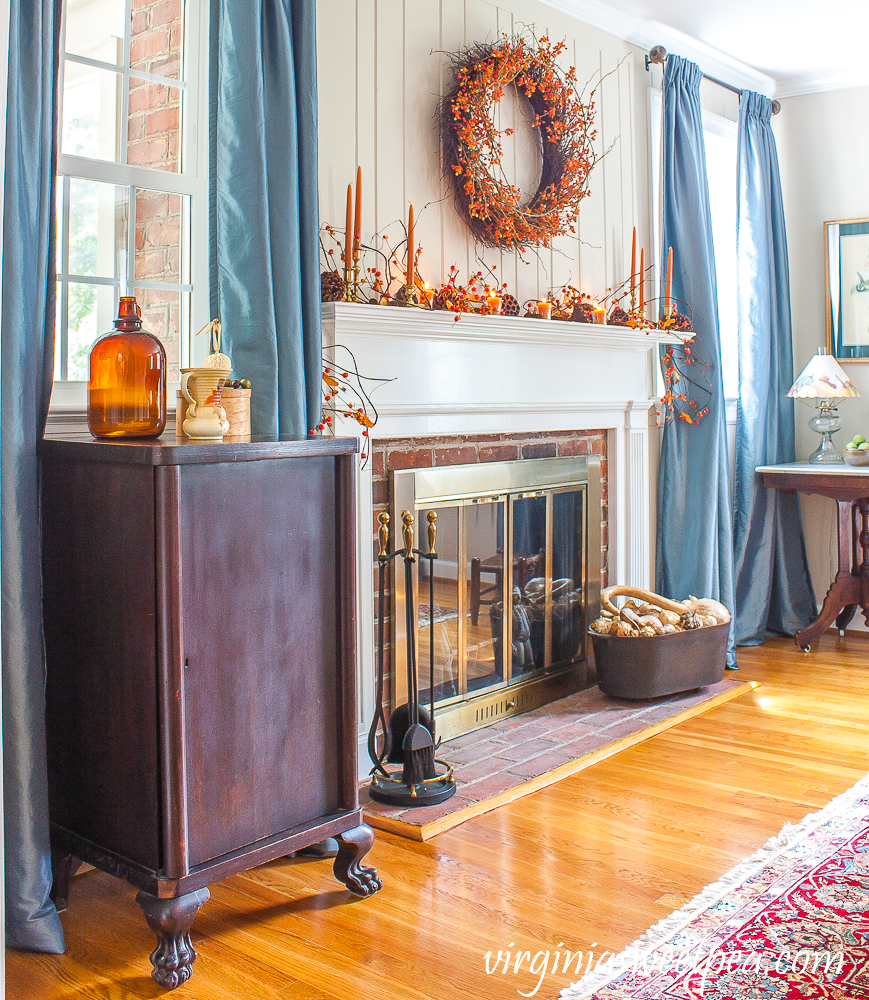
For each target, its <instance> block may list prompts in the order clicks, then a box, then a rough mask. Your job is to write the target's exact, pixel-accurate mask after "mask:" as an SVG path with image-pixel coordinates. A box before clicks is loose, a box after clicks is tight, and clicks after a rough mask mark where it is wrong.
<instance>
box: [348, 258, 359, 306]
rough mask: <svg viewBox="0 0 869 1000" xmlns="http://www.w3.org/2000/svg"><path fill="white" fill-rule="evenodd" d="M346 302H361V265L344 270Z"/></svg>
mask: <svg viewBox="0 0 869 1000" xmlns="http://www.w3.org/2000/svg"><path fill="white" fill-rule="evenodd" d="M344 287H345V292H344V301H345V302H358V301H359V265H358V264H356V265H355V266H354V267H345V268H344Z"/></svg>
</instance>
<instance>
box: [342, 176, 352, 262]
mask: <svg viewBox="0 0 869 1000" xmlns="http://www.w3.org/2000/svg"><path fill="white" fill-rule="evenodd" d="M352 249H353V185H352V184H348V185H347V229H346V231H345V233H344V267H347V268H349V267H353V254H352Z"/></svg>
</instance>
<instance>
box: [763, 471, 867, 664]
mask: <svg viewBox="0 0 869 1000" xmlns="http://www.w3.org/2000/svg"><path fill="white" fill-rule="evenodd" d="M755 471H756V472H759V473H761V474H762V475H763V479H764V484H765V485H766V486H769V487H773V488H774V489H777V490H784V491H785V492H788V493H793V492H794V491H797V490H798V491H799V492H800V493H814V494H817V495H818V496H822V497H830V498H831V499H832V500H835V501H836V503H837V505H838V508H839V510H838V534H839V567H838V570H837V572H836V575H835V577H834V578H833V582H832V583H831V584H830V589H829V590H828V591H827V596H826V597H825V598H824V604H823V607H822V608H821V613H820V615H819V616H818V618H817V620H816V621H815V622H813V623H812V624H811V625H809V627H808V628H804V629H803V630H802V631H800V632H797V634H796V636H795V642H796V644H797V645H798V646H799V647H800V648H801V649H803V650H804V651H805V652H808V651H809V648H810V647H811V644H812V643H813V642H814V641H815V639H817V638H818V637H819V636H820V635H821V634H822V633H823V632H824V631H825V630H826V629H827V628H828V627H829V626H830V625H832V623H833V622H834V621H835V623H836V628H838V629H839V632H840V633H842V632H844V631H845V628H846V627H847V625H848V623H849V622H850V621H851V619H852V618H853V617H854V615H855V614H856V613H857V609H858V608H860V609H862V611H863V617H864V619H865V621H866V624H867V625H869V466H863V467H858V466H852V465H845V464H842V465H810V464H808V463H807V462H792V463H788V464H786V465H761V466H758V468H757V469H756V470H755Z"/></svg>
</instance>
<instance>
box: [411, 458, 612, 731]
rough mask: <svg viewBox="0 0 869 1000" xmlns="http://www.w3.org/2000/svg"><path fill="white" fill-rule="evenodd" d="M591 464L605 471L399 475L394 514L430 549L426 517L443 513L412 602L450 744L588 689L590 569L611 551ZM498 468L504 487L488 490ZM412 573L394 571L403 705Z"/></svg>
mask: <svg viewBox="0 0 869 1000" xmlns="http://www.w3.org/2000/svg"><path fill="white" fill-rule="evenodd" d="M580 463H581V464H580ZM589 465H592V467H593V468H594V471H595V473H596V474H597V471H598V465H597V459H596V457H594V458H591V459H586V458H584V457H583V458H582V459H579V460H570V461H569V462H568V461H566V460H562V459H542V460H538V461H529V462H518V463H492V464H490V465H489V466H473V467H470V466H456V467H448V468H445V469H430V470H408V471H407V472H405V471H402V472H400V473H399V472H396V473H395V474H394V478H393V491H394V492H393V511H394V514H393V516H394V517H395V519H396V521H397V522H400V515H401V511H402V510H403V509H406V510H410V511H411V512H412V513H413V514H414V518H415V521H416V524H417V525H418V544H420V545H421V547H423V548H424V546H425V525H426V523H427V522H426V514H427V512H428V511H432V510H433V511H435V512H436V513H437V541H436V549H437V553H438V558H437V560H435V561H434V563H433V564H430V563H429V561H428V560H425V559H421V560H419V561H418V563H417V565H416V567H415V571H414V577H413V581H414V591H415V593H414V595H413V599H414V600H415V603H416V607H417V615H416V619H415V621H416V651H417V665H418V670H419V687H420V699H421V701H422V703H423V704H425V705H428V703H429V700H430V699H432V696H433V701H434V703H435V705H436V708H437V713H438V718H439V720H440V721H439V723H438V726H439V729H438V732H439V734H440V735H442V736H443V737H444V738H445V739H450V738H451V737H452V736H454V735H457V734H458V733H459V732H464V731H468V730H469V729H474V728H477V727H479V726H480V725H484V724H486V723H487V722H489V721H494V719H496V718H498V717H502V716H504V715H507V714H516V713H517V712H520V711H526V710H528V709H529V708H533V707H536V706H537V705H541V704H545V703H546V701H548V700H552V699H554V698H557V697H564V696H565V695H566V694H569V693H570V692H571V691H575V690H578V689H579V688H581V687H582V686H587V683H588V671H587V668H586V665H585V663H584V661H585V657H586V640H585V630H586V623H587V622H588V621H589V620H590V619H589V618H588V602H589V600H590V599H591V600H592V601H593V602H594V603H595V609H594V610H595V611H596V610H597V593H598V589H599V586H600V584H599V564H598V567H594V569H593V573H592V574H591V575H590V574H589V558H590V556H591V557H593V558H594V559H595V560H596V559H597V554H598V552H599V551H600V525H599V519H597V518H594V519H593V520H592V525H591V528H593V530H594V537H593V538H591V537H590V526H589V524H588V521H589V512H590V510H594V511H595V512H596V511H597V509H598V507H599V505H600V488H599V478H597V476H595V480H594V482H593V494H592V495H591V496H590V495H589V479H588V478H586V477H587V475H588V473H587V470H588V466H589ZM517 466H518V467H519V468H518V469H517V468H516V467H517ZM577 466H579V468H577ZM492 472H494V473H495V474H496V486H501V487H502V489H500V490H497V489H496V491H493V492H483V490H484V489H485V486H486V485H487V482H486V481H484V480H483V479H482V477H483V475H484V474H485V475H489V474H491V473H492ZM498 474H500V477H501V481H497V476H498ZM535 478H536V482H535V481H534V480H535ZM583 480H585V481H583ZM488 483H491V479H489V480H488ZM529 487H530V488H529ZM474 494H476V495H474ZM402 566H403V564H402V560H401V559H398V560H396V561H395V563H394V564H393V567H394V569H393V572H394V574H395V575H394V576H393V595H394V604H393V616H392V617H393V640H394V646H393V649H394V653H395V657H394V664H393V681H394V686H393V707H394V706H396V705H400V704H403V703H404V700H405V698H406V686H407V684H406V669H405V664H406V659H405V653H406V648H407V643H406V637H405V634H404V623H405V622H406V621H407V617H406V610H405V594H404V574H403V571H402ZM430 572H432V573H433V574H434V577H433V580H431V582H430V578H429V575H428V574H429V573H430ZM430 587H431V588H432V589H433V595H434V596H433V598H432V597H430V593H431V592H432V589H430ZM431 653H433V660H434V662H433V664H432V661H431V659H430V654H431Z"/></svg>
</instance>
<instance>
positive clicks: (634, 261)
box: [631, 226, 637, 299]
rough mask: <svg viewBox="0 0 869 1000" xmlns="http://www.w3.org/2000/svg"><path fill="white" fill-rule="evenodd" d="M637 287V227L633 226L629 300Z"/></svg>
mask: <svg viewBox="0 0 869 1000" xmlns="http://www.w3.org/2000/svg"><path fill="white" fill-rule="evenodd" d="M636 287H637V227H636V226H634V235H633V238H632V240H631V298H632V299H633V297H634V290H635V289H636Z"/></svg>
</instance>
